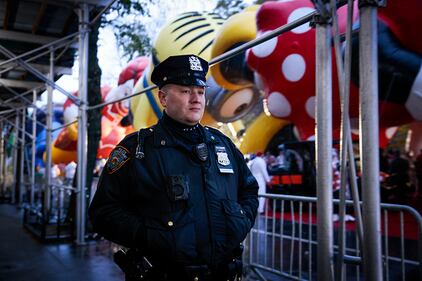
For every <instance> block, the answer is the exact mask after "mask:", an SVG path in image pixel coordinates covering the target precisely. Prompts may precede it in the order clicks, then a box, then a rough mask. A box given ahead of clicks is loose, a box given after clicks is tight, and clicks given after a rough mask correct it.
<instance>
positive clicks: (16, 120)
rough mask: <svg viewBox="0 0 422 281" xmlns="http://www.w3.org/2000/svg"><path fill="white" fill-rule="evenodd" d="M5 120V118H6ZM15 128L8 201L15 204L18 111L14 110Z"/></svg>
mask: <svg viewBox="0 0 422 281" xmlns="http://www.w3.org/2000/svg"><path fill="white" fill-rule="evenodd" d="M6 121H7V120H6ZM13 127H14V130H15V133H14V134H15V135H14V136H15V138H14V140H13V184H12V188H11V192H10V196H11V198H10V203H12V204H15V202H16V185H17V182H18V177H17V171H18V142H19V112H16V116H15V124H14V125H13Z"/></svg>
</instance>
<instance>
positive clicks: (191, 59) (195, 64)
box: [189, 56, 203, 71]
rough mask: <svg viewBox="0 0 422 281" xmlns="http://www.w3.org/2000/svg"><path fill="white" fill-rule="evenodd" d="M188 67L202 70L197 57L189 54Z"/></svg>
mask: <svg viewBox="0 0 422 281" xmlns="http://www.w3.org/2000/svg"><path fill="white" fill-rule="evenodd" d="M189 63H190V69H191V70H195V71H203V69H202V65H201V62H200V61H199V59H198V57H195V56H190V57H189Z"/></svg>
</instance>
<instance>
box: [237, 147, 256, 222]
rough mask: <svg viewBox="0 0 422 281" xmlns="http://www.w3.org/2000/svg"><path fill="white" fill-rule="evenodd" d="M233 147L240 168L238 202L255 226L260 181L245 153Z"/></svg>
mask: <svg viewBox="0 0 422 281" xmlns="http://www.w3.org/2000/svg"><path fill="white" fill-rule="evenodd" d="M233 148H234V149H235V157H236V162H237V166H238V169H239V187H238V193H237V194H238V195H237V196H238V203H239V204H240V205H241V206H242V208H243V210H244V211H245V212H246V215H247V217H248V218H249V219H250V221H251V226H253V225H254V223H255V217H256V214H257V210H258V182H257V181H256V179H255V177H254V176H253V175H252V173H251V171H250V170H249V168H248V166H247V165H246V162H245V159H244V157H243V154H242V153H241V152H240V151H239V150H238V149H237V148H236V147H235V146H234V145H233Z"/></svg>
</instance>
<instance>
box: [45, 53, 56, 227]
mask: <svg viewBox="0 0 422 281" xmlns="http://www.w3.org/2000/svg"><path fill="white" fill-rule="evenodd" d="M50 51H51V52H50V73H49V75H48V78H49V79H50V80H54V50H50ZM46 123H47V124H46V125H47V128H46V138H45V152H46V159H45V177H44V178H45V185H44V216H45V219H46V221H47V222H48V220H49V214H50V204H51V202H50V196H51V165H52V161H51V159H52V157H51V146H52V126H53V87H52V86H51V85H50V84H47V114H46Z"/></svg>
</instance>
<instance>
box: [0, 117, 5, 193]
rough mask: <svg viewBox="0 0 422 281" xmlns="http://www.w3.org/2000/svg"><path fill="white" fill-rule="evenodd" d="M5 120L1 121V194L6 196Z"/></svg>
mask: <svg viewBox="0 0 422 281" xmlns="http://www.w3.org/2000/svg"><path fill="white" fill-rule="evenodd" d="M3 130H4V122H3V120H1V121H0V196H4V194H5V181H6V178H5V175H4V170H5V167H4V166H5V165H4V162H5V158H6V157H5V152H4V133H3Z"/></svg>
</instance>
